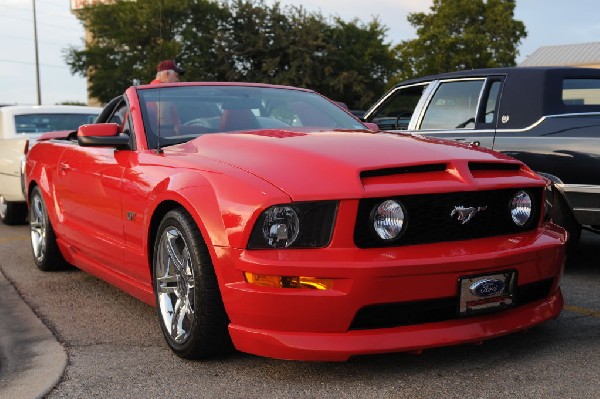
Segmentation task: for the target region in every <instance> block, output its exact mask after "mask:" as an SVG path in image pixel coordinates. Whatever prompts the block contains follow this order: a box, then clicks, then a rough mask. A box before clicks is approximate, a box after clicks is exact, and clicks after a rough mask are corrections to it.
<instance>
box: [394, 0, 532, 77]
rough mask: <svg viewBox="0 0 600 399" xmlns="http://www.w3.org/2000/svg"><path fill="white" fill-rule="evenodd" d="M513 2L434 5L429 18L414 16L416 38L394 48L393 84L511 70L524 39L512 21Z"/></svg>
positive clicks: (443, 0) (442, 0) (459, 0)
mask: <svg viewBox="0 0 600 399" xmlns="http://www.w3.org/2000/svg"><path fill="white" fill-rule="evenodd" d="M514 9H515V0H433V5H432V6H431V9H430V10H431V13H428V14H427V13H412V14H409V15H408V21H409V22H410V23H411V25H412V26H413V27H415V28H416V30H417V35H418V37H417V38H416V39H414V40H407V41H404V42H402V43H400V44H399V45H398V46H397V47H396V51H397V55H398V58H399V59H400V60H401V61H402V72H401V73H400V74H399V75H397V76H396V78H395V80H404V79H408V78H412V77H416V76H423V75H431V74H437V73H442V72H449V71H455V70H465V69H475V68H490V67H505V66H514V65H515V59H516V57H517V55H518V53H519V52H518V49H517V48H518V46H519V44H520V42H521V40H522V39H524V38H525V37H527V32H526V30H525V25H524V24H523V22H521V21H517V20H515V19H514Z"/></svg>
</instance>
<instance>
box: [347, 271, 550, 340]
mask: <svg viewBox="0 0 600 399" xmlns="http://www.w3.org/2000/svg"><path fill="white" fill-rule="evenodd" d="M552 282H553V280H552V279H547V280H541V281H536V282H534V283H529V284H524V285H522V286H519V287H518V288H517V292H516V295H515V306H516V307H519V306H522V305H525V304H528V303H531V302H534V301H537V300H541V299H544V298H546V297H547V296H548V295H549V294H550V289H551V288H552ZM457 304H458V298H455V297H453V298H440V299H432V300H427V301H416V302H404V303H388V304H382V305H371V306H367V307H364V308H362V309H360V310H359V311H358V312H357V313H356V316H355V317H354V320H353V321H352V324H351V326H350V329H351V330H369V329H376V328H391V327H400V326H409V325H415V324H423V323H435V322H440V321H447V320H453V319H458V318H459V316H458V310H457Z"/></svg>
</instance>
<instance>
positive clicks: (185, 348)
mask: <svg viewBox="0 0 600 399" xmlns="http://www.w3.org/2000/svg"><path fill="white" fill-rule="evenodd" d="M152 278H153V285H154V295H155V299H156V308H157V311H158V317H159V320H160V327H161V330H162V332H163V335H164V337H165V340H166V341H167V344H168V345H169V347H170V348H171V350H172V351H173V352H174V353H175V354H177V355H178V356H180V357H182V358H184V359H200V358H206V357H211V356H216V355H221V354H224V353H226V352H228V351H229V350H230V349H231V340H230V338H229V333H228V329H227V326H228V324H229V321H228V319H227V315H226V313H225V307H224V305H223V300H222V298H221V292H220V291H219V286H218V283H217V276H216V275H215V270H214V267H213V264H212V261H211V258H210V254H209V253H208V248H207V246H206V243H205V242H204V240H203V238H202V235H201V233H200V230H199V229H198V226H196V224H195V223H194V221H193V219H192V218H191V216H190V215H189V214H188V213H187V212H186V211H185V210H184V209H182V208H178V209H175V210H172V211H170V212H168V213H167V214H166V215H165V217H164V218H163V220H162V222H161V223H160V226H159V228H158V231H157V234H156V240H155V243H154V259H153V262H152Z"/></svg>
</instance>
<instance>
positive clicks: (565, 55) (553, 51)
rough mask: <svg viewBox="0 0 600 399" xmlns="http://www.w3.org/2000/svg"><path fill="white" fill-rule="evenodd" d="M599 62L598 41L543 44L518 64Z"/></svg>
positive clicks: (586, 63) (583, 63)
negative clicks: (556, 44)
mask: <svg viewBox="0 0 600 399" xmlns="http://www.w3.org/2000/svg"><path fill="white" fill-rule="evenodd" d="M597 64H600V42H593V43H580V44H564V45H558V46H543V47H540V48H538V49H537V50H535V51H534V52H533V54H531V55H530V56H528V57H527V58H526V59H525V61H523V62H522V63H521V64H519V66H553V65H571V66H577V65H582V66H583V65H597Z"/></svg>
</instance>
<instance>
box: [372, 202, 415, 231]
mask: <svg viewBox="0 0 600 399" xmlns="http://www.w3.org/2000/svg"><path fill="white" fill-rule="evenodd" d="M405 218H406V215H405V212H404V208H403V207H402V205H401V204H400V203H399V202H397V201H394V200H387V201H384V202H382V203H381V204H379V205H378V206H377V207H375V208H374V209H373V212H372V214H371V221H372V223H373V230H374V231H375V234H377V236H378V237H379V238H381V239H382V240H385V241H392V240H395V239H397V238H398V237H399V236H400V234H401V233H402V231H403V230H404V226H405V224H406V223H405Z"/></svg>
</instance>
